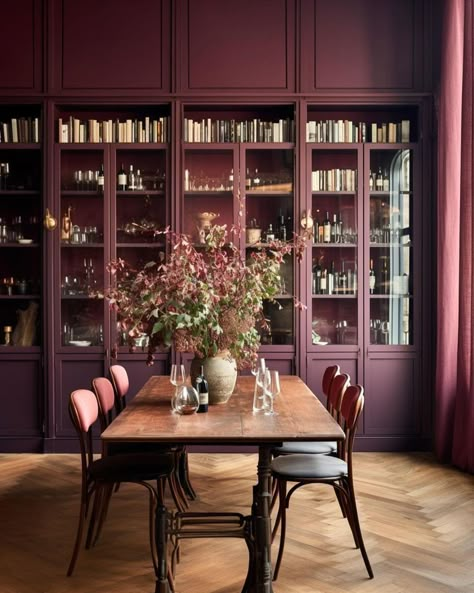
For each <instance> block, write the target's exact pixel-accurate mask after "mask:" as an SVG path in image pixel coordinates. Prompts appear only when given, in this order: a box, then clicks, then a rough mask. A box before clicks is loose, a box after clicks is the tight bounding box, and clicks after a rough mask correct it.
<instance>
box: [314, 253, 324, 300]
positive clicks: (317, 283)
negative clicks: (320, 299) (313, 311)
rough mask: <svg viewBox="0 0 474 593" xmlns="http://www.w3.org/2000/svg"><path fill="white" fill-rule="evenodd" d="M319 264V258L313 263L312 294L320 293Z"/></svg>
mask: <svg viewBox="0 0 474 593" xmlns="http://www.w3.org/2000/svg"><path fill="white" fill-rule="evenodd" d="M321 272H322V270H321V264H320V263H319V260H317V261H316V263H315V264H314V265H313V294H321Z"/></svg>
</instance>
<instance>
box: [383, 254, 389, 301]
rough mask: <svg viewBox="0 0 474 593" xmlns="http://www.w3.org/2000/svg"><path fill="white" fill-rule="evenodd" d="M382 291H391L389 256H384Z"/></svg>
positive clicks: (384, 292)
mask: <svg viewBox="0 0 474 593" xmlns="http://www.w3.org/2000/svg"><path fill="white" fill-rule="evenodd" d="M382 260H383V263H382V293H383V294H389V293H390V281H389V273H388V267H387V258H386V257H382Z"/></svg>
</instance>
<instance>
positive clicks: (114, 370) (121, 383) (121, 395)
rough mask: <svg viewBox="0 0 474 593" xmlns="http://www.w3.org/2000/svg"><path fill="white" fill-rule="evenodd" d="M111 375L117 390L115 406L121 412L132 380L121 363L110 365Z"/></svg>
mask: <svg viewBox="0 0 474 593" xmlns="http://www.w3.org/2000/svg"><path fill="white" fill-rule="evenodd" d="M110 376H111V377H112V383H113V386H114V390H115V407H116V409H117V414H119V413H120V412H121V411H122V410H123V409H124V408H125V404H126V400H125V396H126V395H127V393H128V389H129V387H130V382H129V380H128V373H127V370H126V369H125V367H123V366H122V365H120V364H114V365H112V366H111V367H110Z"/></svg>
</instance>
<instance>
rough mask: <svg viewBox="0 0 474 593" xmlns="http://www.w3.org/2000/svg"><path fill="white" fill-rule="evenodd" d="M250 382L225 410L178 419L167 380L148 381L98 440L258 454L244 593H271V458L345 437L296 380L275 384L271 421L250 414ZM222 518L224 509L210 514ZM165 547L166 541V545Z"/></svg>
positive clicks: (162, 576)
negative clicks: (300, 445) (299, 445)
mask: <svg viewBox="0 0 474 593" xmlns="http://www.w3.org/2000/svg"><path fill="white" fill-rule="evenodd" d="M254 385H255V378H254V377H252V376H239V377H238V379H237V383H236V386H235V389H234V393H233V394H232V396H231V398H230V400H229V401H228V402H227V403H226V404H221V405H213V406H209V412H208V413H206V414H191V415H179V414H176V413H175V412H173V411H172V409H171V396H172V386H171V384H170V382H169V377H165V376H153V377H150V378H149V379H148V381H147V382H146V383H145V385H144V386H143V387H142V388H141V389H140V391H139V392H138V393H137V395H136V396H135V397H134V398H133V399H132V400H131V401H130V402H129V403H128V404H127V407H126V408H125V409H124V410H123V411H122V412H121V413H120V414H119V415H118V416H117V417H116V418H115V419H114V420H113V422H112V423H111V424H110V425H109V426H108V428H107V429H106V430H105V431H104V432H103V433H102V440H103V442H104V443H105V445H106V447H107V446H108V445H110V444H112V443H123V442H139V443H150V442H154V443H161V444H167V443H168V444H170V445H173V446H176V445H182V446H188V445H214V446H216V448H218V447H219V446H223V445H232V446H234V447H236V451H238V448H239V447H247V448H248V446H249V445H254V446H256V447H258V463H257V468H256V484H255V486H254V488H253V494H252V501H253V502H252V506H251V509H249V521H250V523H251V531H252V533H253V534H254V539H255V541H254V546H253V549H254V552H253V554H252V557H251V560H250V569H249V574H248V575H247V579H246V581H245V585H244V589H243V591H244V593H272V591H273V588H272V564H271V550H270V548H271V518H270V503H271V479H270V478H271V470H270V463H271V450H272V449H273V448H274V447H276V446H278V445H281V444H282V443H283V442H285V441H328V440H331V441H341V440H343V439H344V432H343V430H342V429H341V427H340V426H339V424H338V423H337V422H336V421H335V420H334V418H333V417H332V416H331V415H330V414H329V413H328V412H327V410H326V408H325V407H324V406H323V405H322V404H321V402H320V401H319V400H318V398H317V397H316V396H315V395H314V393H313V392H312V391H311V390H310V389H309V387H308V386H307V385H306V384H305V383H304V382H303V381H302V380H301V379H300V378H299V377H295V376H281V377H280V385H281V392H280V394H279V395H278V396H277V397H276V398H275V402H274V410H275V412H276V413H275V414H274V415H266V414H264V413H263V412H253V410H252V407H253V392H254ZM216 510H219V511H221V510H222V509H216ZM163 517H164V512H163V509H160V511H158V510H157V516H156V524H157V529H156V533H157V542H156V543H157V549H158V550H161V551H162V556H164V557H162V558H161V559H160V562H159V569H158V570H157V573H158V574H157V575H156V588H155V593H169V591H170V587H169V582H168V569H167V566H166V553H164V554H163V549H164V547H163V541H162V540H163V537H164V525H163V521H164V519H163ZM165 540H166V538H165Z"/></svg>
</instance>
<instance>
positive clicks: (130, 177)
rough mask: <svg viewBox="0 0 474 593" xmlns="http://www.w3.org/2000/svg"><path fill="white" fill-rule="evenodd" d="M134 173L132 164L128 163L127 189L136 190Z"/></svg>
mask: <svg viewBox="0 0 474 593" xmlns="http://www.w3.org/2000/svg"><path fill="white" fill-rule="evenodd" d="M135 181H136V180H135V173H134V172H133V165H130V171H129V172H128V189H129V190H132V191H134V190H136V189H137V184H136V182H135Z"/></svg>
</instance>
